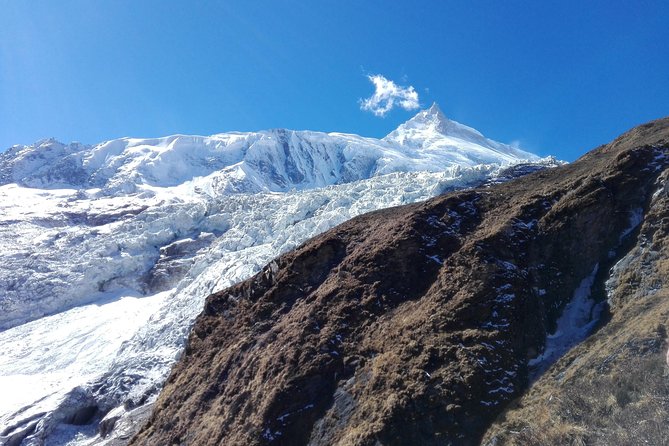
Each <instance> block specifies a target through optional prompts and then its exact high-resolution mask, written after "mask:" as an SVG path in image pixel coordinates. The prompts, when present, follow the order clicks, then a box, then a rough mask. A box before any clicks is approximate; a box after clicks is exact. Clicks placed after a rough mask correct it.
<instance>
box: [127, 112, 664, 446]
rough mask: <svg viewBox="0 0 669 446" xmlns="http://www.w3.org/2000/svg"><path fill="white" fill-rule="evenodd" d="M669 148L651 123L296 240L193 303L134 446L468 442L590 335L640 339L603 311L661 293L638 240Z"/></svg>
mask: <svg viewBox="0 0 669 446" xmlns="http://www.w3.org/2000/svg"><path fill="white" fill-rule="evenodd" d="M668 154H669V119H664V120H659V121H655V122H652V123H649V124H646V125H644V126H641V127H638V128H636V129H634V130H632V131H630V132H628V133H626V134H625V135H623V136H621V137H620V138H618V139H617V140H615V141H614V142H612V143H611V144H609V145H606V146H602V147H600V148H598V149H596V150H594V151H592V152H590V153H589V154H587V155H585V156H584V157H582V158H581V159H579V160H578V161H576V162H574V163H573V164H571V165H566V166H563V167H559V168H555V169H551V170H545V171H540V172H536V173H533V174H529V175H527V176H524V177H522V178H520V179H517V180H514V181H511V182H508V183H505V184H500V185H492V186H490V187H487V188H480V189H475V190H470V191H466V192H455V193H451V194H447V195H444V196H440V197H437V198H434V199H431V200H429V201H426V202H424V203H420V204H414V205H408V206H404V207H398V208H392V209H387V210H383V211H378V212H374V213H370V214H366V215H364V216H361V217H358V218H355V219H353V220H350V221H348V222H346V223H344V224H342V225H340V226H338V227H336V228H334V229H332V230H330V231H328V232H326V233H325V234H323V235H321V236H318V237H316V238H314V239H312V240H310V241H308V242H307V243H305V244H303V245H302V246H300V247H299V248H297V249H296V250H295V251H292V252H290V253H288V254H285V255H283V256H281V257H279V258H278V259H276V260H275V261H273V262H272V263H270V264H269V265H268V266H267V267H266V268H265V269H264V270H263V271H262V272H261V273H259V274H258V275H256V276H254V277H253V278H251V279H249V280H247V281H245V282H242V283H240V284H238V285H236V286H233V287H231V288H229V289H227V290H225V291H223V292H220V293H216V294H214V295H212V296H210V297H209V298H208V299H207V303H206V306H205V311H204V313H203V314H202V315H201V316H200V317H199V318H198V320H197V322H196V325H195V327H194V330H193V332H192V334H191V336H190V339H189V343H188V346H187V349H186V352H185V353H184V355H183V357H182V358H181V360H180V361H179V363H178V364H177V366H176V367H175V368H174V370H173V372H172V374H171V376H170V378H169V379H168V381H167V383H166V385H165V388H164V389H163V391H162V394H161V396H160V397H159V399H158V401H157V403H156V406H155V411H154V413H153V415H152V417H151V419H150V421H149V423H148V424H147V425H146V426H145V428H144V429H143V430H142V431H141V432H140V433H139V434H138V436H137V437H136V438H135V439H134V440H133V444H138V445H154V444H190V445H204V444H226V445H242V444H244V445H247V444H248V445H262V444H289V445H293V444H294V445H300V444H314V445H332V444H340V445H349V444H355V445H374V444H387V445H405V444H423V445H430V444H435V445H436V444H439V445H448V444H457V445H468V444H478V443H480V441H481V438H482V436H483V435H484V432H485V431H486V429H488V427H489V426H490V424H491V423H492V422H493V420H495V418H496V417H498V416H499V415H500V413H501V412H502V411H503V410H504V409H505V408H506V407H507V406H509V403H510V402H511V401H513V400H514V399H516V398H518V397H519V396H520V395H521V394H522V393H523V391H524V390H525V389H526V388H527V387H528V385H529V384H530V383H531V382H532V381H533V380H534V379H535V378H536V377H537V376H539V375H541V374H542V372H544V370H546V369H547V370H548V371H547V372H546V373H544V375H543V377H542V378H540V379H539V381H538V382H537V385H539V384H540V383H541V382H542V380H550V379H551V378H550V376H552V374H553V373H554V370H555V367H560V366H561V365H562V367H566V368H568V369H569V370H572V369H573V366H570V365H565V361H567V360H568V358H569V357H570V355H572V353H573V351H572V353H569V354H568V355H567V356H566V357H564V358H563V359H562V360H561V361H558V363H557V364H556V365H553V366H552V363H553V362H554V361H555V360H556V359H558V358H559V357H560V356H561V355H562V354H563V353H564V352H565V351H567V350H568V349H569V348H570V347H571V346H572V345H573V344H576V343H578V342H580V341H581V340H582V338H584V337H585V336H587V335H588V334H589V332H590V331H592V330H593V329H594V328H596V327H597V325H598V324H599V325H604V328H603V329H601V330H599V332H598V333H597V334H596V336H595V337H592V338H590V339H595V338H596V337H599V336H604V335H605V332H606V331H607V330H609V331H611V332H612V333H613V334H612V335H611V336H615V335H616V333H620V332H621V330H636V329H637V328H634V327H636V326H635V325H634V324H636V323H637V322H635V321H636V319H634V318H633V317H632V316H631V315H630V314H627V315H621V316H620V317H619V318H618V319H617V318H616V317H617V314H618V313H621V312H625V308H626V306H625V305H628V304H630V303H631V302H635V301H639V300H642V298H641V297H638V296H636V295H634V292H637V291H638V293H640V294H643V293H644V292H643V288H642V287H641V285H640V284H642V283H648V284H649V285H648V286H649V287H659V288H657V289H658V291H657V293H655V294H654V296H655V297H653V299H655V300H657V299H661V296H662V293H663V291H662V289H663V288H662V286H663V283H664V282H663V281H662V279H661V278H659V275H660V272H661V271H662V268H664V267H666V258H667V256H666V255H665V254H666V252H665V253H664V254H663V253H662V251H652V249H651V248H649V247H648V246H647V244H648V243H651V241H652V240H653V239H652V238H651V239H643V240H642V238H643V237H640V235H639V234H640V232H639V229H638V228H639V225H640V224H641V234H642V235H643V234H646V232H644V231H651V232H652V231H653V229H652V228H650V225H651V224H654V225H655V226H657V225H666V221H665V220H666V218H664V217H663V216H662V208H661V207H659V208H658V207H657V203H658V202H659V201H662V202H664V201H663V200H665V198H666V194H667V192H666V187H665V186H664V184H666V183H663V182H664V181H665V180H666V173H665V172H666V170H667V168H668V167H669V156H668ZM658 197H665V198H658ZM664 209H666V208H664ZM665 215H666V213H665ZM651 221H652V222H655V223H651ZM662 227H663V228H664V226H662ZM649 228H650V229H649ZM665 229H666V228H665ZM652 233H657V231H656V232H652ZM649 234H650V233H649ZM649 236H650V235H648V237H649ZM644 240H645V241H644ZM644 243H646V245H644ZM658 246H659V245H658ZM662 246H664V245H662ZM644 249H646V251H644ZM649 249H651V251H648V250H649ZM634 250H640V251H639V253H638V254H634V253H633V251H634ZM655 252H659V254H653V253H655ZM630 256H631V257H630ZM660 260H662V262H660ZM644 262H645V263H644ZM613 265H617V266H616V268H617V269H616V268H614V270H615V271H617V272H616V273H615V274H617V276H616V277H618V279H615V278H612V277H611V276H610V274H609V269H610V267H611V266H613ZM644 268H646V269H644ZM650 274H652V275H656V276H658V277H655V278H654V277H650V276H648V275H650ZM633 276H634V277H635V278H634V277H633ZM606 281H608V282H607V283H609V284H610V287H612V288H613V289H614V291H612V295H611V301H612V305H611V309H610V312H611V314H612V317H611V318H610V322H609V323H608V324H607V323H606V322H607V321H608V320H609V315H608V310H607V306H606V305H605V297H604V292H603V291H602V290H604V285H605V282H606ZM630 287H632V288H630ZM649 289H650V288H649ZM653 289H655V288H653ZM615 290H619V292H618V291H615ZM634 290H636V291H634ZM630 296H631V297H630ZM635 296H636V297H635ZM655 300H649V301H647V302H651V301H652V302H654V301H655ZM637 310H638V311H641V310H639V309H638V308H637ZM659 319H660V318H658V321H659ZM658 323H659V322H658ZM662 323H664V322H662ZM616 327H618V328H616ZM646 328H647V327H638V329H639V330H642V329H646ZM663 336H664V335H663V334H662V335H657V336H656V338H657V339H660V338H662V339H660V340H659V341H658V342H659V343H660V344H661V343H662V342H664V341H663ZM589 342H590V341H588V343H589ZM588 343H586V344H582V346H581V347H578V348H587V345H590V344H588ZM660 348H661V347H658V348H657V349H656V350H657V352H659V351H660ZM574 351H575V350H574ZM588 351H589V352H591V353H593V354H596V353H597V352H592V351H591V350H588ZM653 351H655V350H653ZM600 353H602V352H600ZM602 354H604V353H602ZM607 354H609V355H611V354H614V351H609V352H608V353H607ZM654 354H659V353H654ZM616 358H622V356H616ZM614 359H615V358H614ZM579 364H580V363H579ZM614 366H615V364H614ZM551 367H552V368H551ZM573 370H575V369H573ZM584 373H585V372H581V373H580V375H583V374H584ZM490 435H491V437H490V438H491V439H490V441H491V442H492V443H493V444H494V443H495V442H498V444H504V441H505V440H504V438H502V437H501V436H500V435H503V434H496V433H492V434H490ZM500 441H501V443H500Z"/></svg>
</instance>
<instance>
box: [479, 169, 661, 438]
mask: <svg viewBox="0 0 669 446" xmlns="http://www.w3.org/2000/svg"><path fill="white" fill-rule="evenodd" d="M668 174H669V171H665V172H664V174H663V175H662V176H661V177H660V178H659V181H658V185H657V194H656V195H655V196H654V198H653V199H652V201H651V203H650V204H649V209H648V210H647V212H646V215H645V218H644V222H643V224H642V226H641V229H640V233H639V235H638V238H637V243H636V244H635V246H634V247H633V248H632V249H631V250H630V251H629V253H628V254H627V255H626V256H625V257H624V259H623V260H622V261H621V262H619V263H618V265H616V267H615V268H614V269H613V270H612V275H611V279H609V281H608V282H607V291H608V296H609V300H610V303H611V313H612V315H611V320H610V322H609V323H608V324H607V325H606V326H605V327H603V328H602V329H601V330H600V331H599V332H597V333H596V334H595V335H593V336H592V337H590V338H589V339H588V340H587V341H586V342H584V343H583V344H582V345H580V346H578V347H577V348H575V349H573V350H572V351H571V352H569V354H567V355H566V356H565V357H564V358H563V359H562V360H561V361H560V362H558V363H557V364H556V365H555V366H554V367H552V368H551V369H550V370H549V372H548V373H546V374H545V375H544V376H543V377H542V378H541V379H539V380H538V381H537V382H536V383H535V384H534V385H533V386H532V387H531V389H530V391H529V392H528V393H527V395H525V396H523V397H522V398H521V399H519V400H518V401H516V402H514V403H513V404H512V405H511V406H510V407H509V409H508V410H507V411H506V412H505V413H503V414H502V415H501V416H500V417H499V419H498V420H497V422H496V423H494V424H493V426H491V427H490V429H489V430H488V432H487V434H486V437H485V440H484V444H489V445H507V444H508V445H542V446H543V445H546V446H550V445H566V444H587V445H602V446H604V445H639V444H649V445H667V444H669V377H668V376H667V363H666V355H665V354H666V350H667V345H666V344H667V341H666V338H667V324H668V323H669V185H668V183H667V180H668V178H667V177H668V176H669V175H668Z"/></svg>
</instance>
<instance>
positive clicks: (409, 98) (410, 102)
mask: <svg viewBox="0 0 669 446" xmlns="http://www.w3.org/2000/svg"><path fill="white" fill-rule="evenodd" d="M367 79H369V80H370V82H372V83H373V84H374V94H373V95H372V96H371V97H369V98H367V99H360V110H364V111H369V112H372V113H374V114H375V115H376V116H385V115H386V113H388V112H389V111H390V110H392V109H393V108H395V107H401V108H403V109H404V110H416V109H417V108H419V107H420V104H419V103H418V93H416V90H415V89H414V88H413V87H412V86H411V85H409V86H408V87H402V86H399V85H397V84H396V83H395V82H393V81H391V80H390V79H386V78H385V77H384V76H381V75H380V74H374V75H371V76H367Z"/></svg>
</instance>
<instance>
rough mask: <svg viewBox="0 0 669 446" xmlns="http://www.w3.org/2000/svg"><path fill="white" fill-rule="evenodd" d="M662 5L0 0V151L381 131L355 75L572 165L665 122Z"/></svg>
mask: <svg viewBox="0 0 669 446" xmlns="http://www.w3.org/2000/svg"><path fill="white" fill-rule="evenodd" d="M668 23H669V2H666V1H640V0H637V1H616V0H609V1H582V0H579V1H562V2H554V1H513V0H509V1H460V2H453V1H432V2H405V1H388V0H387V1H363V0H337V1H325V0H323V1H320V0H314V1H301V2H298V1H289V0H267V1H253V0H244V1H237V0H230V1H220V2H214V1H209V2H204V1H192V2H186V1H179V2H177V1H165V0H161V1H123V0H120V1H119V0H115V1H104V0H98V1H83V0H82V1H58V2H54V1H37V0H34V1H19V0H12V1H7V0H0V148H2V149H4V148H6V147H9V146H11V145H13V144H19V143H20V144H28V143H32V142H34V141H36V140H38V139H40V138H44V137H50V136H53V137H56V138H57V139H59V140H61V141H64V142H69V141H73V140H76V141H81V142H84V143H96V142H99V141H102V140H106V139H112V138H117V137H122V136H137V137H151V136H163V135H168V134H174V133H187V134H191V133H192V134H205V135H206V134H213V133H217V132H222V131H230V130H240V131H250V130H261V129H267V128H276V127H285V128H292V129H311V130H322V131H340V132H349V133H358V134H362V135H365V136H376V137H381V136H384V135H385V134H387V133H388V132H390V131H391V130H393V129H394V128H395V127H396V126H397V125H399V124H400V123H402V122H403V121H405V120H406V119H408V118H410V117H411V116H412V115H413V114H414V112H413V111H407V110H403V109H401V108H398V109H393V110H391V111H390V112H388V113H387V114H386V115H385V116H384V117H378V116H375V115H374V114H373V113H370V112H368V111H363V110H361V109H360V105H361V104H360V100H361V99H363V98H368V97H369V96H371V95H372V93H373V92H374V86H373V85H372V83H371V82H370V81H369V79H368V77H367V76H369V75H374V74H380V75H383V76H385V77H386V78H387V79H390V80H392V81H394V82H395V83H396V84H398V85H401V86H405V87H409V86H412V87H413V88H414V90H415V92H416V94H417V96H418V100H419V102H420V105H421V106H423V108H425V107H428V106H429V105H430V104H431V103H432V102H433V101H436V102H437V103H438V104H439V105H440V106H441V108H442V110H443V111H444V113H445V114H446V115H447V116H448V117H450V118H451V119H454V120H456V121H459V122H461V123H464V124H467V125H470V126H472V127H475V128H477V129H478V130H480V131H481V132H483V133H484V134H485V135H486V136H488V137H490V138H492V139H495V140H498V141H502V142H512V141H517V142H520V144H521V146H522V147H523V148H525V149H527V150H530V151H534V152H535V153H539V154H542V155H547V154H554V155H556V156H558V157H560V158H562V159H566V160H573V159H574V158H576V157H578V156H580V155H581V154H583V153H585V152H586V151H587V150H589V149H591V148H594V147H595V146H597V145H599V144H602V143H605V142H608V141H609V140H611V139H612V138H613V137H615V136H617V135H618V134H620V133H621V132H623V131H625V130H627V129H628V128H630V127H632V126H634V125H637V124H640V123H643V122H645V121H648V120H651V119H655V118H659V117H662V116H666V115H668V114H669V88H668V87H669V26H667V24H668Z"/></svg>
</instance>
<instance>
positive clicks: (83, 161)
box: [0, 106, 555, 445]
mask: <svg viewBox="0 0 669 446" xmlns="http://www.w3.org/2000/svg"><path fill="white" fill-rule="evenodd" d="M521 162H524V163H528V162H531V163H533V164H534V165H535V166H537V168H539V167H545V166H551V165H553V164H554V163H555V162H554V160H552V159H547V160H539V159H538V158H537V157H536V156H534V155H531V154H529V153H526V152H522V151H519V150H518V149H515V148H512V147H510V146H506V145H504V144H500V143H496V142H494V141H491V140H488V139H486V138H484V137H483V136H482V135H481V134H480V133H478V132H477V131H475V130H473V129H471V128H469V127H466V126H463V125H461V124H458V123H455V122H453V121H449V120H448V119H446V118H445V117H444V116H443V114H442V113H441V112H440V111H439V109H438V108H437V107H436V106H433V107H432V108H430V109H429V110H425V111H422V112H420V113H418V115H416V117H415V118H413V119H412V120H410V121H408V122H407V123H405V124H403V125H402V126H400V127H399V128H398V129H397V130H396V131H394V132H393V133H391V134H390V135H388V136H387V137H386V138H384V139H381V140H377V139H373V138H363V137H359V136H356V135H345V134H338V133H333V134H325V133H318V132H294V131H288V130H273V131H267V132H257V133H228V134H219V135H214V136H211V137H200V136H172V137H166V138H158V139H132V138H123V139H120V140H115V141H108V142H105V143H101V144H98V145H96V146H92V147H91V146H83V145H81V144H77V143H75V144H70V145H64V144H61V143H58V142H56V141H53V140H46V141H42V142H40V143H37V144H35V145H33V146H15V147H13V148H11V149H10V150H8V151H7V152H5V153H3V154H0V184H1V185H0V264H1V265H2V268H1V269H0V309H1V310H2V311H0V330H3V331H0V350H1V351H2V352H3V354H2V356H0V386H1V387H0V388H2V389H3V395H2V398H0V444H5V443H12V444H59V445H60V444H77V445H83V444H104V443H105V442H106V441H108V440H109V439H110V438H120V437H118V435H117V437H114V435H115V434H114V432H112V433H111V434H109V435H108V436H106V438H105V439H103V438H101V436H100V434H99V431H98V428H97V426H98V422H100V420H101V419H102V418H103V417H105V415H106V420H105V423H106V425H111V426H114V423H113V421H114V420H116V418H118V417H120V420H121V421H116V425H117V426H121V425H123V421H122V420H123V417H126V418H127V417H130V416H131V415H132V413H133V411H136V410H137V408H140V407H142V406H145V405H147V404H150V403H151V402H152V401H154V400H155V398H156V396H157V394H158V391H159V390H160V388H161V386H162V383H163V382H164V380H165V379H166V377H167V374H168V373H169V371H170V368H171V366H172V365H173V364H174V362H175V361H176V360H177V359H178V357H179V355H180V352H181V350H182V348H183V345H184V341H185V339H186V337H187V335H188V333H189V329H190V327H191V325H192V323H193V321H194V319H195V317H196V316H197V315H198V314H199V312H200V311H201V309H202V306H203V302H204V299H205V298H206V297H207V295H209V294H210V293H212V292H214V291H218V290H221V289H223V288H225V287H227V286H229V285H231V284H233V283H235V282H238V281H240V280H243V279H246V278H248V277H249V276H251V275H252V274H254V273H255V272H257V271H259V270H260V269H261V268H262V267H263V266H264V265H265V264H267V263H268V262H269V261H270V260H272V259H273V258H274V257H276V256H277V255H279V254H281V253H283V252H286V251H288V250H290V249H292V248H294V247H296V246H298V245H299V244H300V243H302V242H304V241H306V240H307V239H309V238H310V237H313V236H315V235H317V234H319V233H321V232H323V231H325V230H327V229H329V228H331V227H333V226H335V225H337V224H339V223H342V222H344V221H346V220H348V219H350V218H352V217H354V216H356V215H360V214H362V213H365V212H369V211H372V210H376V209H380V208H386V207H390V206H396V205H401V204H406V203H410V202H415V201H419V200H424V199H427V198H429V197H432V196H435V195H438V194H441V193H444V192H446V191H449V190H453V189H458V188H463V187H471V186H476V185H481V184H483V183H486V182H488V181H495V179H500V178H503V179H506V178H508V177H510V176H513V175H510V173H509V172H510V170H509V169H508V166H510V165H512V164H518V163H521ZM521 170H522V169H521ZM117 430H118V429H117ZM105 433H106V432H105Z"/></svg>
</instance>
